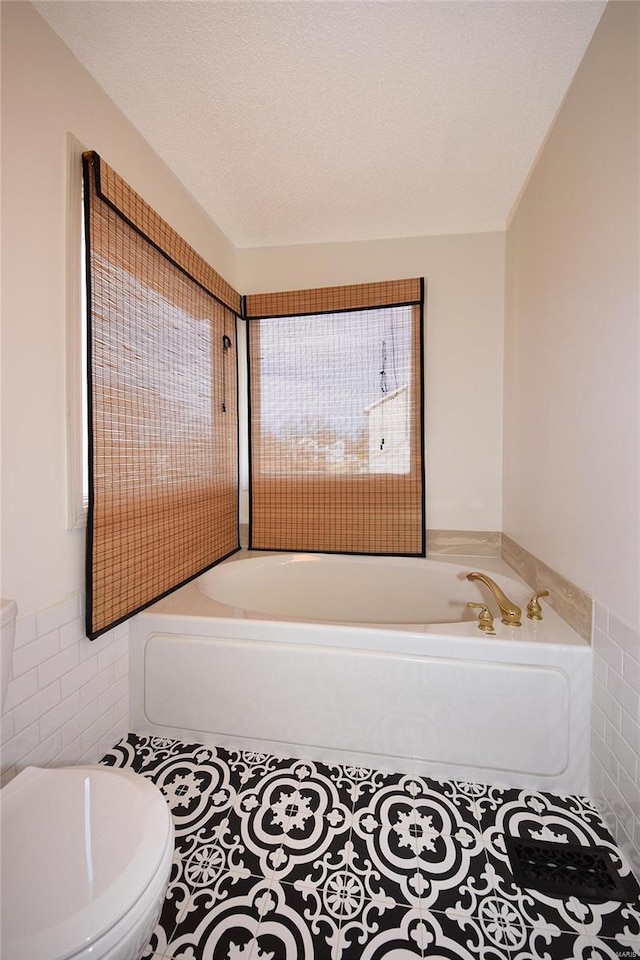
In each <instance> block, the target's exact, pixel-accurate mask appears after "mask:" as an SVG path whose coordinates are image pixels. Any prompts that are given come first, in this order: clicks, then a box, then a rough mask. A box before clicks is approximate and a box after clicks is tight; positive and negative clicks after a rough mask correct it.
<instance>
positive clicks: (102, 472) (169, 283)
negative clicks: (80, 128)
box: [83, 154, 240, 638]
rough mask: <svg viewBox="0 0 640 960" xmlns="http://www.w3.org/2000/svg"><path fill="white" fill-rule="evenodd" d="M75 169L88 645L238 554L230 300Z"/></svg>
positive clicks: (136, 210)
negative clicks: (81, 253) (79, 178)
mask: <svg viewBox="0 0 640 960" xmlns="http://www.w3.org/2000/svg"><path fill="white" fill-rule="evenodd" d="M83 170H84V196H85V233H86V239H87V247H88V256H87V270H88V279H87V293H88V314H89V323H88V328H89V380H90V391H89V393H90V409H89V514H88V521H87V633H88V635H89V636H90V637H92V638H94V637H96V636H98V635H99V634H101V633H103V632H104V631H105V630H108V629H109V628H110V627H112V626H114V625H115V624H117V623H119V622H121V621H122V620H124V619H126V618H127V617H128V616H130V615H131V614H132V613H135V612H137V611H139V610H141V609H143V608H144V607H146V606H148V605H149V604H150V603H152V602H153V601H154V600H157V599H158V598H159V597H161V596H163V595H164V594H165V593H167V592H169V591H170V590H172V589H174V588H175V587H176V586H179V585H180V584H182V583H184V582H186V581H188V580H189V579H191V578H193V577H194V576H196V575H197V574H199V573H200V572H202V571H203V570H205V569H206V568H208V567H210V566H211V565H213V564H214V563H216V562H217V561H219V560H220V559H223V558H224V557H226V556H228V555H229V554H231V553H233V552H234V551H235V550H237V549H238V548H239V542H238V442H237V419H238V417H237V368H236V351H235V315H234V311H238V310H239V307H240V297H239V295H238V294H237V293H236V292H235V291H234V290H233V289H232V288H231V287H230V286H229V285H228V284H227V283H226V282H225V281H224V280H223V279H222V278H221V277H220V276H219V275H218V274H217V273H216V272H215V271H214V270H213V269H212V268H211V267H209V266H208V264H206V263H205V261H203V260H202V259H201V258H200V257H199V256H198V254H196V253H195V251H193V250H192V249H191V248H190V247H189V246H188V244H186V243H185V242H184V241H183V240H182V239H181V238H180V237H179V236H178V235H177V234H176V233H175V232H174V231H173V230H172V229H171V228H170V227H169V226H168V225H167V224H166V223H165V222H164V221H163V220H162V219H161V218H160V217H158V216H157V214H155V213H154V211H153V210H151V209H150V208H149V207H148V206H147V205H146V204H145V203H144V201H143V200H141V198H140V197H139V196H138V195H137V194H136V193H135V192H134V191H132V190H131V189H130V188H129V187H128V186H127V185H126V184H125V183H124V182H123V181H122V180H121V179H120V178H119V177H118V176H117V174H115V173H114V171H112V170H111V169H110V168H109V167H108V166H107V165H106V164H105V163H104V162H103V161H101V160H100V158H99V157H98V156H97V155H96V154H85V155H84V157H83ZM223 338H228V340H227V339H224V340H223Z"/></svg>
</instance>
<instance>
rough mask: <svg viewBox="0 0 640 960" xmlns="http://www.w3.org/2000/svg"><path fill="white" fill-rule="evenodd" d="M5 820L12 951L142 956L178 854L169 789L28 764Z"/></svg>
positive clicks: (4, 796) (113, 775)
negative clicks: (167, 796)
mask: <svg viewBox="0 0 640 960" xmlns="http://www.w3.org/2000/svg"><path fill="white" fill-rule="evenodd" d="M4 631H5V624H4V623H2V632H3V634H4ZM3 647H4V637H3ZM2 653H3V659H4V657H5V650H4V649H3V651H2ZM3 692H4V691H3ZM0 821H1V842H2V846H1V850H2V857H1V860H2V878H1V886H0V892H1V896H2V940H1V949H0V955H1V956H2V960H136V958H137V957H138V956H139V955H140V953H141V952H142V950H143V949H144V947H145V946H146V944H147V942H148V940H149V938H150V936H151V933H152V931H153V928H154V926H155V924H156V923H157V920H158V917H159V915H160V911H161V909H162V904H163V901H164V896H165V892H166V888H167V885H168V882H169V875H170V872H171V862H172V858H173V845H174V833H173V821H172V818H171V814H170V811H169V807H168V806H167V803H166V801H165V799H164V797H163V795H162V793H161V792H160V790H159V789H158V788H157V787H156V786H155V785H154V784H152V783H151V782H150V781H148V780H146V779H145V778H144V777H142V776H140V775H139V774H136V773H133V772H132V771H130V770H126V769H118V768H115V767H105V766H100V765H96V766H77V767H61V768H57V769H56V768H50V769H40V768H36V767H27V768H26V769H25V770H23V771H22V772H21V773H19V774H18V776H16V777H15V778H14V779H13V780H11V781H10V783H8V784H7V786H6V787H4V789H3V790H2V791H1V792H0Z"/></svg>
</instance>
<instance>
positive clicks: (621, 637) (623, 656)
mask: <svg viewBox="0 0 640 960" xmlns="http://www.w3.org/2000/svg"><path fill="white" fill-rule="evenodd" d="M593 656H594V664H593V672H594V681H593V707H592V714H591V716H592V722H591V793H592V795H593V796H594V797H595V798H596V800H597V801H598V802H599V804H600V807H601V811H602V814H603V816H604V818H605V820H606V821H607V825H608V827H609V829H610V830H611V832H612V833H613V835H614V837H615V839H616V842H617V844H618V846H619V847H620V848H621V849H622V850H623V851H624V853H625V855H626V856H627V859H628V860H629V863H630V865H631V867H632V868H633V870H634V872H635V874H636V876H637V877H640V634H638V633H636V632H635V631H634V630H632V629H631V628H630V627H628V626H627V624H625V623H623V622H622V621H621V620H619V619H618V618H617V617H616V616H614V614H613V613H611V612H610V611H609V610H607V609H606V607H603V606H602V604H600V603H598V602H597V601H596V603H595V610H594V631H593Z"/></svg>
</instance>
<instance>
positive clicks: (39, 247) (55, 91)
mask: <svg viewBox="0 0 640 960" xmlns="http://www.w3.org/2000/svg"><path fill="white" fill-rule="evenodd" d="M1 9H2V256H3V264H2V340H1V348H2V593H3V596H9V597H14V598H15V599H16V600H17V602H18V606H19V612H20V616H23V617H24V616H27V615H28V614H30V613H33V612H35V611H37V610H41V609H42V608H44V607H48V606H49V605H51V604H53V603H56V602H58V601H59V600H61V599H62V598H64V597H66V596H69V595H71V594H74V593H76V592H77V591H78V590H80V589H82V583H83V563H84V531H82V530H75V531H69V530H67V529H66V524H67V489H66V483H67V477H66V429H65V213H66V199H65V197H66V177H67V166H66V137H67V132H71V133H72V134H74V135H75V137H76V138H77V139H78V140H79V141H80V142H81V143H83V144H84V145H85V146H87V147H89V148H91V149H95V150H97V151H98V152H99V153H101V154H102V155H103V156H104V158H105V160H108V162H109V163H110V164H112V165H113V166H114V167H115V168H116V170H117V171H118V172H119V173H121V174H122V175H123V176H124V177H125V178H126V179H127V180H128V181H129V183H131V184H132V186H133V187H134V188H136V189H137V190H138V191H139V192H140V193H141V194H143V196H144V197H145V198H146V199H147V200H148V201H149V202H150V203H151V205H152V206H153V207H155V208H156V209H157V210H158V211H159V212H160V213H161V214H162V216H164V217H165V218H166V219H167V220H168V221H169V222H170V223H171V224H172V225H173V226H174V227H175V228H176V229H177V230H178V231H179V232H180V233H181V234H182V235H183V236H184V237H185V238H186V239H187V240H188V241H189V242H190V243H191V244H192V245H193V246H194V247H195V248H196V249H197V250H198V251H199V252H200V253H201V254H202V255H203V256H204V257H205V258H207V259H208V260H209V261H210V262H212V263H213V264H215V266H216V267H217V269H218V270H219V271H220V272H221V273H222V274H223V275H224V276H225V277H226V278H227V279H229V280H230V281H231V282H233V279H234V278H233V268H234V250H233V247H232V246H231V245H230V244H229V243H228V241H227V240H226V239H225V238H224V236H223V235H222V234H221V233H220V232H219V231H217V229H216V227H215V226H214V225H213V224H212V222H211V221H210V219H209V218H208V217H207V216H205V214H204V212H203V211H202V210H201V208H200V207H199V206H198V205H197V204H196V203H195V202H194V201H193V199H192V198H191V197H190V196H189V194H188V193H187V192H186V191H185V190H184V188H183V187H182V186H181V185H180V184H179V183H178V181H177V180H176V179H175V178H174V177H173V176H172V174H171V173H170V172H169V171H168V169H167V168H166V167H165V166H164V165H163V164H162V163H161V162H160V160H159V159H158V157H157V156H156V154H155V153H154V152H153V151H152V150H151V149H150V147H149V146H148V145H147V143H146V142H145V141H144V140H143V139H142V138H141V137H140V135H139V134H138V133H137V132H136V130H135V129H134V127H132V126H131V124H129V123H128V121H127V120H126V119H125V118H124V117H123V115H122V114H121V113H120V112H119V110H117V109H116V107H115V106H114V104H113V103H112V101H111V100H110V99H109V98H108V97H107V96H106V94H105V93H104V92H103V91H102V90H101V88H100V87H98V85H97V84H96V83H95V82H94V81H93V80H92V79H91V77H90V76H89V75H88V73H87V72H86V71H85V70H84V69H83V68H82V67H81V66H80V64H79V63H78V61H77V60H76V59H75V58H74V57H73V56H72V55H71V53H70V52H69V50H68V49H67V47H65V46H64V44H63V43H62V42H61V41H60V40H59V39H58V37H57V36H56V35H55V34H54V33H53V32H52V31H51V30H50V28H49V27H48V26H47V24H46V23H45V22H44V21H43V20H42V18H41V17H40V16H39V15H38V14H37V13H36V11H35V10H34V9H33V7H31V5H30V4H27V3H19V2H15V3H2V4H1Z"/></svg>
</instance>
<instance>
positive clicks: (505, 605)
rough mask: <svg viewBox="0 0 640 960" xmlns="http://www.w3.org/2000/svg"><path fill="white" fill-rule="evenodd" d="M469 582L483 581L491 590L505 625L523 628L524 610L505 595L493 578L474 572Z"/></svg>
mask: <svg viewBox="0 0 640 960" xmlns="http://www.w3.org/2000/svg"><path fill="white" fill-rule="evenodd" d="M467 580H481V581H482V583H484V584H486V585H487V586H488V587H489V590H491V593H492V594H493V597H494V599H495V601H496V603H497V604H498V606H499V607H500V613H501V614H502V622H503V623H506V624H508V625H509V626H510V627H519V626H521V623H522V610H521V609H520V607H517V606H516V605H515V603H512V602H511V600H509V598H508V597H506V596H505V595H504V593H503V592H502V590H501V589H500V587H499V586H498V584H497V583H496V582H495V581H494V580H492V579H491V577H488V576H487V575H486V574H484V573H477V572H474V573H468V574H467Z"/></svg>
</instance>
